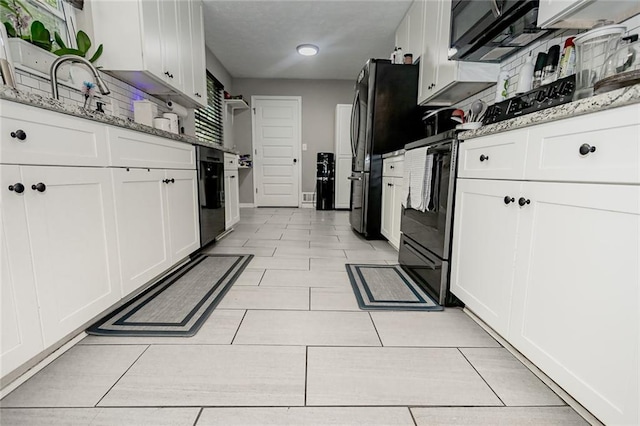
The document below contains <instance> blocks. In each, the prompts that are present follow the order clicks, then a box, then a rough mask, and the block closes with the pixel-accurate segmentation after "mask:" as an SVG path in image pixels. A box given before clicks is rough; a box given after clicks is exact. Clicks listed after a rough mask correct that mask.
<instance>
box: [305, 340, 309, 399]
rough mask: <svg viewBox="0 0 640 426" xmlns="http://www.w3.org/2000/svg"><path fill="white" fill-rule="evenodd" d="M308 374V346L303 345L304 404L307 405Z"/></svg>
mask: <svg viewBox="0 0 640 426" xmlns="http://www.w3.org/2000/svg"><path fill="white" fill-rule="evenodd" d="M308 376H309V346H305V347H304V406H305V407H306V406H307V378H308Z"/></svg>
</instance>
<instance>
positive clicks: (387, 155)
mask: <svg viewBox="0 0 640 426" xmlns="http://www.w3.org/2000/svg"><path fill="white" fill-rule="evenodd" d="M405 152H406V151H405V150H404V149H398V150H397V151H393V152H387V153H386V154H382V159H383V160H384V159H386V158H391V157H397V156H398V155H404V153H405Z"/></svg>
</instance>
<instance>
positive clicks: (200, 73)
mask: <svg viewBox="0 0 640 426" xmlns="http://www.w3.org/2000/svg"><path fill="white" fill-rule="evenodd" d="M87 13H90V14H91V15H90V16H91V21H92V24H93V31H94V39H95V40H96V42H99V43H102V44H104V53H103V55H102V57H101V58H100V61H99V63H98V65H100V66H102V67H103V68H104V69H105V70H107V71H109V72H110V73H111V74H114V75H115V76H116V77H118V78H120V79H122V80H124V81H127V82H128V83H130V84H132V85H133V86H135V87H137V88H139V89H140V90H142V91H144V92H146V93H149V94H153V95H159V96H160V97H162V96H163V95H165V96H169V95H172V97H173V98H174V99H175V98H176V95H178V98H179V102H182V103H185V104H187V105H188V106H193V107H198V106H201V105H206V93H203V92H206V90H204V91H203V90H202V82H203V81H204V82H205V84H206V70H205V64H204V58H205V47H204V32H203V26H202V3H201V1H200V0H112V1H108V2H107V1H94V2H91V3H89V5H88V7H87ZM115 25H117V26H118V28H122V29H126V30H121V31H118V30H114V26H115ZM196 93H198V94H199V95H200V96H196Z"/></svg>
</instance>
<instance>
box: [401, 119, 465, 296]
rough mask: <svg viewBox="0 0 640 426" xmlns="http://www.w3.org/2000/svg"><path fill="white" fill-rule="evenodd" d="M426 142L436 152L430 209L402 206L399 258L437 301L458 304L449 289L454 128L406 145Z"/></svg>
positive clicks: (455, 147)
mask: <svg viewBox="0 0 640 426" xmlns="http://www.w3.org/2000/svg"><path fill="white" fill-rule="evenodd" d="M425 146H426V147H427V153H426V155H433V162H432V167H433V170H432V173H431V181H430V182H428V183H427V184H428V185H431V190H430V197H429V200H428V203H427V204H428V209H427V210H426V211H424V212H423V211H418V210H414V209H411V208H406V209H403V211H402V218H401V224H400V230H401V231H402V237H401V240H400V254H399V262H400V265H401V266H402V268H403V269H404V270H405V271H407V273H408V274H409V275H411V277H412V278H413V279H414V280H416V282H417V283H418V284H419V285H420V286H421V287H422V288H424V289H425V291H427V293H429V294H430V295H431V296H432V297H434V299H435V300H436V301H437V302H438V303H440V304H441V305H446V306H452V305H458V304H459V302H458V300H457V299H456V298H455V296H453V295H452V294H451V293H450V292H449V276H450V267H449V262H450V258H451V235H452V232H453V226H452V225H453V209H454V200H455V183H456V159H457V153H458V141H457V139H456V137H455V131H453V130H451V131H448V132H445V133H441V134H439V135H436V136H432V137H429V138H425V139H422V140H419V141H416V142H413V143H410V144H407V145H406V146H405V149H406V150H407V151H409V150H411V149H416V148H421V147H425ZM405 167H406V166H405Z"/></svg>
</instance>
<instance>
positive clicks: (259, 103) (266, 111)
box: [251, 96, 302, 207]
mask: <svg viewBox="0 0 640 426" xmlns="http://www.w3.org/2000/svg"><path fill="white" fill-rule="evenodd" d="M251 104H252V105H253V121H252V128H253V154H254V169H253V170H254V172H253V184H254V188H255V205H256V206H267V207H279V206H281V207H298V206H299V203H300V186H301V181H300V178H301V174H300V160H301V158H300V157H301V156H300V154H301V150H300V148H301V145H300V142H301V139H302V136H301V117H300V116H301V105H302V98H300V97H299V96H252V97H251Z"/></svg>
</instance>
